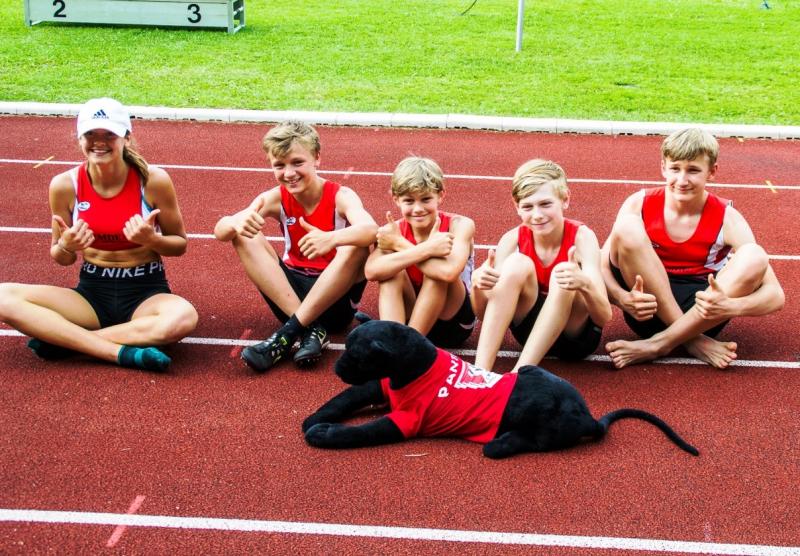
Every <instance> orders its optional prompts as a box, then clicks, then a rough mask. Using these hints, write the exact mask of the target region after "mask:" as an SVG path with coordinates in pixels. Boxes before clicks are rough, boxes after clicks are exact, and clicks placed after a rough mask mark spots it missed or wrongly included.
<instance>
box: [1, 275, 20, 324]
mask: <svg viewBox="0 0 800 556" xmlns="http://www.w3.org/2000/svg"><path fill="white" fill-rule="evenodd" d="M20 299H21V293H20V286H19V284H11V283H6V284H0V321H3V322H7V321H8V320H9V319H11V318H13V315H14V312H15V308H16V306H17V305H18V304H19V301H20Z"/></svg>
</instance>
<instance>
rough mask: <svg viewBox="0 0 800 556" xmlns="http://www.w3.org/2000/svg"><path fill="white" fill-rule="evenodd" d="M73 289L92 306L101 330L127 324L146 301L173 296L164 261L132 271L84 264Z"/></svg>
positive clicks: (150, 263) (133, 268) (154, 262)
mask: <svg viewBox="0 0 800 556" xmlns="http://www.w3.org/2000/svg"><path fill="white" fill-rule="evenodd" d="M72 289H74V290H75V291H76V292H78V293H79V294H81V295H82V296H83V297H84V298H85V299H86V301H88V302H89V305H91V306H92V309H94V312H95V314H96V315H97V319H98V320H99V321H100V328H107V327H109V326H114V325H115V324H121V323H123V322H128V321H130V320H131V315H133V312H134V311H135V310H136V308H137V307H139V305H141V304H142V302H143V301H144V300H145V299H147V298H149V297H152V296H154V295H156V294H159V293H172V292H170V289H169V284H168V283H167V277H166V274H165V273H164V264H163V263H162V262H161V261H153V262H149V263H144V264H140V265H139V266H134V267H130V268H115V267H104V266H98V265H95V264H92V263H87V262H84V263H83V264H82V265H81V273H80V276H79V278H78V285H77V287H75V288H72Z"/></svg>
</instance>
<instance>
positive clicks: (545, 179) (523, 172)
mask: <svg viewBox="0 0 800 556" xmlns="http://www.w3.org/2000/svg"><path fill="white" fill-rule="evenodd" d="M548 183H552V184H553V192H554V193H555V194H556V196H557V197H558V198H559V199H561V200H562V201H566V200H567V197H568V196H569V188H568V187H567V175H566V174H565V173H564V169H563V168H561V166H559V165H558V164H556V163H555V162H553V161H551V160H543V159H541V158H534V159H533V160H529V161H528V162H526V163H524V164H523V165H522V166H520V167H519V168H517V171H516V172H514V179H513V182H512V184H513V187H512V188H511V195H512V196H513V197H514V202H515V203H519V202H520V201H521V200H522V199H524V198H525V197H530V196H531V195H533V194H534V193H536V192H537V191H538V190H539V188H540V187H542V186H544V185H547V184H548Z"/></svg>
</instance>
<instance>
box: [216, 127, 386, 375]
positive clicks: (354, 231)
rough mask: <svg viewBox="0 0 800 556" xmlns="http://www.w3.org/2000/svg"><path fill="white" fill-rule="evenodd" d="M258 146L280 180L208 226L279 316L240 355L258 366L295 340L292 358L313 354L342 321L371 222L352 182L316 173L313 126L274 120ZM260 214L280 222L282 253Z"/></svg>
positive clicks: (360, 287)
mask: <svg viewBox="0 0 800 556" xmlns="http://www.w3.org/2000/svg"><path fill="white" fill-rule="evenodd" d="M262 146H263V148H264V151H265V152H266V154H267V157H268V158H269V161H270V164H271V165H272V169H273V172H274V174H275V179H276V180H277V182H278V184H279V185H278V186H276V187H273V188H271V189H269V190H268V191H266V192H264V193H261V194H259V195H258V196H257V197H256V198H255V199H254V200H253V202H251V203H250V205H249V206H248V207H247V208H245V209H243V210H241V211H239V212H237V213H236V214H233V215H231V216H225V217H223V218H222V219H220V221H219V222H218V223H217V225H216V227H215V228H214V235H215V236H216V237H217V239H219V240H220V241H230V242H231V243H232V244H233V247H234V248H235V249H236V254H237V255H238V256H239V258H240V259H241V261H242V264H243V265H244V269H245V272H246V273H247V276H248V277H249V278H250V280H251V281H252V282H253V283H254V284H255V285H256V287H258V289H259V291H260V292H261V295H262V296H263V297H264V299H265V300H266V302H267V304H268V305H269V307H270V308H271V309H272V311H273V313H274V314H275V316H276V317H277V318H278V319H279V320H281V321H282V322H284V325H283V326H282V327H280V328H279V329H278V330H277V331H276V332H275V333H274V334H272V335H271V336H270V337H269V338H267V339H266V340H265V341H263V342H261V343H259V344H256V345H255V346H250V347H247V348H245V349H244V350H242V359H244V361H245V362H246V363H247V364H248V365H249V366H250V367H252V368H253V369H254V370H256V371H258V372H263V371H266V370H267V369H269V368H271V367H272V366H273V365H275V364H276V363H278V362H279V361H281V360H283V359H284V358H286V357H287V356H288V355H289V354H290V352H291V349H292V346H293V344H294V343H295V341H296V340H300V347H299V349H298V350H297V352H296V353H295V354H294V361H295V363H296V364H297V365H298V366H307V365H310V364H312V363H314V362H316V361H317V360H318V359H319V358H320V356H321V354H322V349H323V348H324V347H325V346H326V345H327V344H328V331H329V330H332V331H338V330H342V329H344V328H346V327H347V326H348V324H349V323H350V322H351V321H352V318H353V315H354V313H355V308H356V306H357V304H358V302H359V301H360V299H361V295H362V293H363V291H364V287H365V285H366V282H365V280H364V274H363V269H364V262H365V261H366V259H367V255H368V254H369V245H371V244H372V242H373V241H374V239H375V233H376V231H377V229H378V227H377V225H376V224H375V221H374V220H373V218H372V217H371V216H370V215H369V213H367V212H366V211H365V210H364V207H363V205H362V203H361V200H360V199H359V197H358V195H356V193H355V192H354V191H353V190H352V189H350V188H348V187H344V186H341V185H339V184H336V183H333V182H330V181H327V180H324V179H322V178H320V177H319V176H318V175H317V168H318V167H319V164H320V141H319V135H317V132H316V130H314V128H312V127H311V126H309V125H306V124H304V123H301V122H284V123H281V124H279V125H277V126H275V127H274V128H272V129H271V130H270V131H269V132H268V133H267V134H266V136H265V137H264V141H263V145H262ZM266 218H272V219H274V220H276V221H277V222H278V223H279V224H280V226H281V230H282V232H283V235H284V239H285V246H286V247H285V249H284V252H283V254H282V256H281V255H278V253H277V252H276V251H275V249H274V248H273V247H272V246H271V245H270V244H269V242H268V241H267V240H266V238H265V237H264V235H263V234H262V233H261V229H262V227H263V226H264V223H265V219H266Z"/></svg>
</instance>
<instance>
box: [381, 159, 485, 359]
mask: <svg viewBox="0 0 800 556" xmlns="http://www.w3.org/2000/svg"><path fill="white" fill-rule="evenodd" d="M391 194H392V200H393V201H394V202H395V204H396V205H397V208H398V209H400V214H401V216H402V218H400V219H399V220H394V218H393V217H392V213H391V212H387V213H386V220H387V223H386V224H385V225H384V226H382V227H381V228H380V230H379V231H378V235H377V248H376V249H375V250H374V251H373V252H372V254H371V255H370V257H369V259H368V260H367V264H366V268H365V274H366V276H367V279H369V280H374V281H377V282H378V283H379V285H380V290H379V298H378V311H379V314H380V318H381V319H383V320H391V321H395V322H400V323H403V324H408V325H409V326H411V327H412V328H414V329H415V330H417V331H418V332H420V333H422V334H425V335H427V336H428V337H429V338H430V339H431V341H433V343H434V344H436V345H439V346H442V347H453V346H457V345H459V344H461V343H463V342H464V341H465V340H466V339H467V338H468V337H469V335H470V333H471V332H472V329H473V327H474V326H475V314H474V313H473V312H472V306H471V304H470V300H469V295H468V294H469V287H470V277H471V274H472V267H473V256H472V238H473V235H474V234H475V224H474V222H473V221H472V220H471V219H470V218H467V217H466V216H461V215H458V214H452V213H447V212H444V211H441V210H439V209H440V205H441V203H442V199H443V198H444V177H443V175H442V170H441V168H439V166H438V165H437V164H436V163H435V162H434V161H433V160H430V159H428V158H421V157H409V158H406V159H404V160H403V161H401V162H400V163H399V164H398V165H397V168H396V169H395V171H394V174H393V175H392V189H391Z"/></svg>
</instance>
